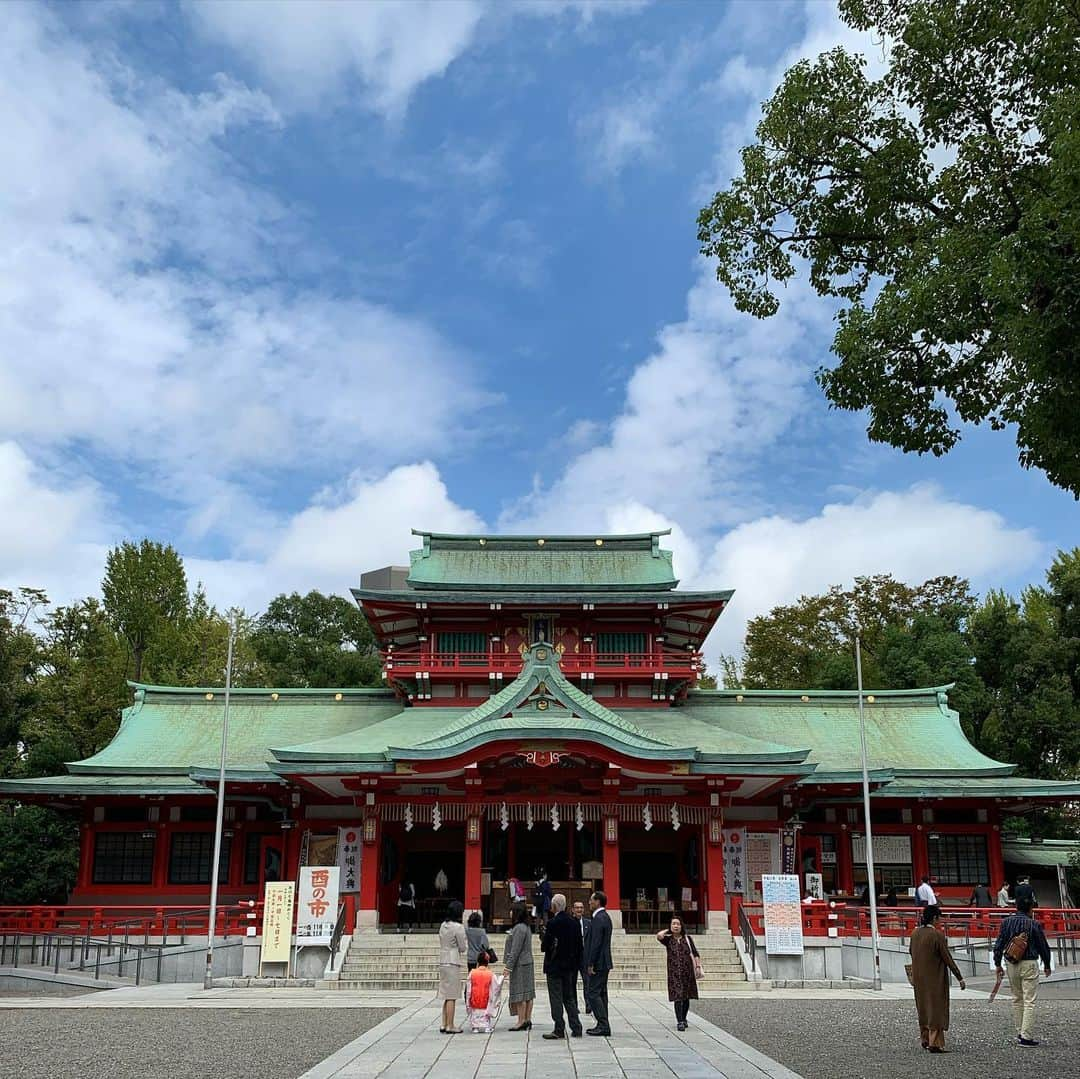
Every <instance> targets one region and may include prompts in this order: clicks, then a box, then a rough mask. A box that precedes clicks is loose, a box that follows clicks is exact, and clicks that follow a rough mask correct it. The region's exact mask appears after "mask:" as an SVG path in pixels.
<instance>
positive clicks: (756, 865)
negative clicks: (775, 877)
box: [746, 832, 780, 893]
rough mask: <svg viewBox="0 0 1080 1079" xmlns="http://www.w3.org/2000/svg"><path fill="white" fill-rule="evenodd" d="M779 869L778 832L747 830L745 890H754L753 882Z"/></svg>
mask: <svg viewBox="0 0 1080 1079" xmlns="http://www.w3.org/2000/svg"><path fill="white" fill-rule="evenodd" d="M779 871H780V833H779V832H748V833H747V836H746V885H747V892H748V893H749V892H753V891H755V887H754V882H755V881H759V880H761V878H762V877H764V876H765V874H766V873H778V872H779Z"/></svg>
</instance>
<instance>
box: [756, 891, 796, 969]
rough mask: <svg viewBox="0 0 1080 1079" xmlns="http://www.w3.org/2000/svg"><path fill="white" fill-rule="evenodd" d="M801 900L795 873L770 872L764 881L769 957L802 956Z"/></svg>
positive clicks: (762, 896) (766, 937) (766, 948)
mask: <svg viewBox="0 0 1080 1079" xmlns="http://www.w3.org/2000/svg"><path fill="white" fill-rule="evenodd" d="M801 899H802V897H801V896H800V895H799V878H798V877H797V876H796V875H795V874H794V873H767V874H766V875H765V876H763V877H762V878H761V902H762V904H763V906H764V908H765V952H766V953H767V954H768V955H802V954H803V934H802V903H801V901H800V900H801Z"/></svg>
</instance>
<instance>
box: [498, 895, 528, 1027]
mask: <svg viewBox="0 0 1080 1079" xmlns="http://www.w3.org/2000/svg"><path fill="white" fill-rule="evenodd" d="M510 917H511V920H512V923H513V924H512V926H511V929H510V932H509V933H507V934H506V945H505V946H504V948H503V974H504V975H509V977H510V988H509V990H508V994H509V998H510V1010H511V1011H512V1012H513V1013H514V1014H515V1015H516V1016H517V1026H516V1027H511V1028H510V1029H511V1030H532V1010H533V1000H534V999H535V998H536V975H535V967H534V964H533V953H532V930H531V929H530V928H529V908H528V907H526V906H525V904H524V903H515V904H514V909H513V910H512V911H511V913H510Z"/></svg>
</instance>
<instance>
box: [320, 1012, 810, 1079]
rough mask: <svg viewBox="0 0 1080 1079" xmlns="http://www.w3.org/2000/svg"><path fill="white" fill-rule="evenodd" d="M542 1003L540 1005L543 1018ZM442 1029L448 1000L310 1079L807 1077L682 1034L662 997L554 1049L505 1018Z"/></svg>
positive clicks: (389, 1024) (346, 1050)
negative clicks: (486, 1027) (483, 1026)
mask: <svg viewBox="0 0 1080 1079" xmlns="http://www.w3.org/2000/svg"><path fill="white" fill-rule="evenodd" d="M542 1004H543V1001H542V1000H539V999H538V1001H537V1013H539V1012H540V1010H541V1006H542ZM458 1012H459V1014H458V1020H459V1021H460V1020H461V1019H462V1017H463V1016H462V1014H461V1013H462V1009H460V1008H459V1009H458ZM440 1021H441V1009H440V1007H439V1002H438V1001H436V1000H434V999H433V998H431V997H427V998H425V999H422V1000H416V1001H414V1002H413V1003H412V1004H411V1005H408V1006H407V1007H405V1008H403V1009H402V1011H400V1012H399V1013H398V1014H397V1015H394V1016H391V1018H389V1019H387V1020H385V1021H384V1022H382V1023H380V1024H379V1025H378V1026H377V1027H374V1028H373V1029H372V1030H370V1031H368V1032H367V1033H366V1034H364V1035H362V1036H361V1037H359V1038H357V1039H356V1040H355V1041H352V1042H350V1043H349V1044H348V1045H346V1046H344V1047H343V1048H342V1049H339V1050H338V1052H336V1053H334V1054H333V1055H332V1056H329V1057H327V1058H326V1060H324V1061H322V1063H320V1064H317V1065H316V1066H315V1067H314V1068H312V1069H311V1070H310V1071H308V1072H305V1073H304V1075H303V1076H301V1077H300V1079H421V1077H423V1079H466V1077H472V1076H490V1077H491V1079H541V1077H542V1079H566V1077H575V1079H576V1077H581V1079H660V1077H665V1079H673V1077H676V1076H677V1077H679V1079H800V1077H799V1076H798V1075H796V1073H795V1072H793V1071H791V1070H789V1069H788V1068H785V1067H784V1066H783V1065H782V1064H778V1063H777V1062H776V1061H774V1060H771V1059H770V1058H769V1057H767V1056H764V1055H763V1054H761V1053H759V1052H758V1051H757V1050H756V1049H753V1048H751V1047H750V1046H749V1045H746V1044H745V1043H744V1042H741V1041H739V1040H738V1039H737V1038H733V1037H732V1036H731V1035H730V1034H727V1033H725V1032H724V1031H723V1030H721V1029H720V1028H719V1027H716V1026H713V1025H712V1024H711V1023H707V1022H705V1021H704V1020H702V1019H699V1018H697V1017H695V1016H693V1015H691V1017H690V1029H689V1030H687V1031H686V1032H685V1033H682V1034H680V1033H678V1032H677V1031H676V1030H675V1023H674V1016H673V1014H672V1011H671V1006H670V1005H669V1004H668V1002H667V1000H665V999H664V998H663V997H662V996H661V995H660V994H654V993H633V994H630V993H620V994H619V997H618V999H617V1000H615V999H613V1000H612V1002H611V1025H612V1029H613V1030H614V1031H615V1035H614V1037H612V1038H610V1039H608V1038H591V1037H588V1036H587V1035H586V1036H585V1037H583V1038H568V1039H565V1040H564V1041H561V1042H553V1041H544V1039H543V1038H542V1037H541V1035H542V1034H543V1033H544V1031H545V1030H548V1029H550V1027H549V1024H548V1022H536V1021H535V1019H534V1022H536V1025H535V1026H534V1028H533V1030H532V1031H530V1032H529V1033H527V1034H513V1033H510V1032H509V1031H507V1030H506V1027H507V1026H508V1025H509V1023H510V1022H511V1020H510V1019H509V1017H508V1016H507V1015H506V1013H505V1010H504V1013H503V1015H502V1016H501V1017H500V1020H499V1029H498V1030H497V1031H496V1032H495V1033H494V1034H490V1035H485V1034H469V1033H464V1034H457V1035H453V1036H447V1035H445V1034H440V1033H439V1023H440Z"/></svg>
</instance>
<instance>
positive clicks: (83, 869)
mask: <svg viewBox="0 0 1080 1079" xmlns="http://www.w3.org/2000/svg"><path fill="white" fill-rule="evenodd" d="M93 870H94V828H93V825H91V824H90V822H89V821H83V823H82V824H81V825H80V826H79V874H78V877H77V880H76V884H77V886H78V887H79V888H87V887H89V886H90V884H91V883H92V882H93V879H94V878H93Z"/></svg>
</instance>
